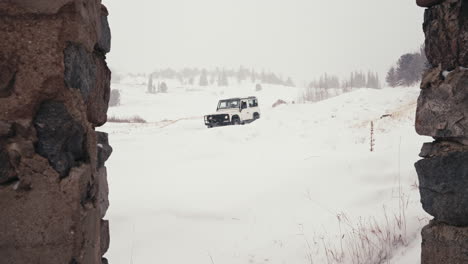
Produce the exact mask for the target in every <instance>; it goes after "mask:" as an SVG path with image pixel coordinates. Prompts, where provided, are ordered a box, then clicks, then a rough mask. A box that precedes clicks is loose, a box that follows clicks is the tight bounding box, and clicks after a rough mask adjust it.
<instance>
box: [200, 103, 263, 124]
mask: <svg viewBox="0 0 468 264" xmlns="http://www.w3.org/2000/svg"><path fill="white" fill-rule="evenodd" d="M259 118H260V109H259V107H258V99H257V97H255V96H251V97H246V98H231V99H225V100H220V101H219V102H218V107H217V108H216V113H215V114H212V115H206V116H205V125H206V126H207V127H209V128H211V127H214V126H223V125H239V124H245V123H250V122H252V121H254V120H257V119H259Z"/></svg>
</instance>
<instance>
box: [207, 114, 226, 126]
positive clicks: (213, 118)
mask: <svg viewBox="0 0 468 264" xmlns="http://www.w3.org/2000/svg"><path fill="white" fill-rule="evenodd" d="M206 122H207V123H210V124H221V123H227V122H230V120H229V115H226V114H223V115H210V116H207V120H206Z"/></svg>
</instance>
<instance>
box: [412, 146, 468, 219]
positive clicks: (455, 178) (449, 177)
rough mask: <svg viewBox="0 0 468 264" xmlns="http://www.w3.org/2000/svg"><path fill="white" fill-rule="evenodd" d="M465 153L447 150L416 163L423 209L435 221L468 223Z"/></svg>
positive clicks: (467, 177) (467, 183)
mask: <svg viewBox="0 0 468 264" xmlns="http://www.w3.org/2000/svg"><path fill="white" fill-rule="evenodd" d="M467 161H468V152H449V153H448V154H446V155H444V156H435V157H432V158H426V159H423V160H420V161H418V162H417V163H416V165H415V166H416V171H417V172H418V178H419V191H420V193H421V203H422V205H423V208H424V210H425V211H426V212H427V213H429V214H430V215H432V216H434V217H435V219H436V220H438V221H442V222H444V223H447V224H450V225H454V226H468V195H466V192H467V190H468V163H467Z"/></svg>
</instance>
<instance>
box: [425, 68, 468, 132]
mask: <svg viewBox="0 0 468 264" xmlns="http://www.w3.org/2000/svg"><path fill="white" fill-rule="evenodd" d="M445 75H446V76H447V77H444V75H443V72H442V71H441V69H440V68H434V69H432V70H430V71H429V72H428V73H426V75H425V77H424V79H423V82H422V84H421V88H422V90H421V95H420V96H419V99H418V107H417V111H416V131H417V132H418V133H419V134H420V135H426V136H432V137H435V138H455V139H457V138H458V139H459V140H465V139H466V138H468V70H464V69H460V68H457V69H456V70H454V71H452V72H451V73H447V72H446V74H445Z"/></svg>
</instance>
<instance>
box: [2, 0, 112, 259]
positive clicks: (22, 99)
mask: <svg viewBox="0 0 468 264" xmlns="http://www.w3.org/2000/svg"><path fill="white" fill-rule="evenodd" d="M107 16H108V13H107V10H106V8H105V7H104V6H103V5H102V4H101V0H54V1H52V0H9V1H0V36H1V37H0V208H1V210H0V212H1V213H0V263H1V264H3V263H5V264H6V263H15V264H28V263H38V264H42V263H44V264H98V263H99V264H100V263H107V260H105V259H104V258H103V255H104V253H105V252H106V251H107V249H108V248H109V223H108V221H105V220H103V218H104V216H105V214H106V211H107V208H108V207H109V202H108V198H107V195H108V187H107V175H106V169H105V167H104V162H105V161H106V160H107V158H108V157H109V156H110V153H111V152H112V148H111V147H110V146H109V144H108V138H107V135H106V134H104V133H99V132H96V131H95V128H96V127H98V126H101V125H103V124H104V123H105V122H106V119H107V116H106V112H107V108H108V101H109V94H110V74H111V73H110V70H109V69H108V67H107V65H106V61H105V58H106V57H105V56H106V53H107V52H109V51H110V38H111V36H110V29H109V25H108V22H107Z"/></svg>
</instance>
